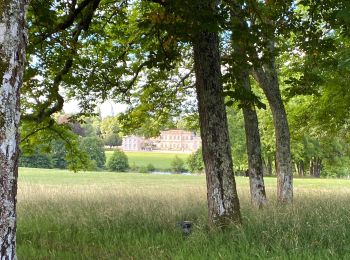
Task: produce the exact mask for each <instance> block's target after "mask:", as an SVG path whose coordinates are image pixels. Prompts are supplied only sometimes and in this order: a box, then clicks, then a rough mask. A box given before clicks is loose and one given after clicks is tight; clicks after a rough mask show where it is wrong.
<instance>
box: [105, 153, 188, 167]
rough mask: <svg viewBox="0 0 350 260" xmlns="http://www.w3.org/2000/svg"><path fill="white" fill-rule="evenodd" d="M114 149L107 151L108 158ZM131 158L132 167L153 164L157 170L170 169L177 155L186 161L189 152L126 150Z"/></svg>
mask: <svg viewBox="0 0 350 260" xmlns="http://www.w3.org/2000/svg"><path fill="white" fill-rule="evenodd" d="M112 153H113V151H106V159H107V160H108V158H109V157H110V156H111V155H112ZM125 154H126V155H127V156H128V159H129V165H130V166H131V167H134V166H138V167H145V166H147V165H148V164H153V166H155V167H156V169H157V170H161V171H168V170H169V169H171V162H172V160H174V158H175V156H178V157H179V158H181V159H182V160H184V162H185V163H186V160H187V158H188V156H189V154H184V153H165V152H125Z"/></svg>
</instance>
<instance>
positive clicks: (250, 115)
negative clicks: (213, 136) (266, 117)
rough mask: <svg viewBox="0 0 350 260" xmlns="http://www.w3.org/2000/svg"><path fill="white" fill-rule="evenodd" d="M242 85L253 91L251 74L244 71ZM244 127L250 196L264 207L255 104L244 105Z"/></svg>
mask: <svg viewBox="0 0 350 260" xmlns="http://www.w3.org/2000/svg"><path fill="white" fill-rule="evenodd" d="M241 81H242V86H243V87H244V88H245V89H246V90H248V91H251V87H250V81H249V74H248V72H242V76H241ZM243 116H244V127H245V134H246V143H247V155H248V171H249V183H250V196H251V202H252V204H253V206H255V207H257V208H261V207H263V206H264V205H265V204H266V203H267V200H266V192H265V184H264V175H263V172H264V168H263V161H262V156H261V144H260V134H259V123H258V116H257V114H256V111H255V107H254V106H253V105H249V104H248V105H244V106H243Z"/></svg>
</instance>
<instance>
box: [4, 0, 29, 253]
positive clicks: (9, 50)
mask: <svg viewBox="0 0 350 260" xmlns="http://www.w3.org/2000/svg"><path fill="white" fill-rule="evenodd" d="M26 5H27V1H19V0H12V1H9V0H0V80H1V87H0V258H1V259H16V195H17V175H18V155H19V149H18V140H19V134H18V126H19V117H20V112H19V89H20V87H21V85H22V78H23V68H24V60H25V47H26V46H25V45H26V42H25V40H26V37H27V36H26V33H25V29H24V28H25V9H26Z"/></svg>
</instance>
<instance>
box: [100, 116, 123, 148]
mask: <svg viewBox="0 0 350 260" xmlns="http://www.w3.org/2000/svg"><path fill="white" fill-rule="evenodd" d="M100 131H101V137H102V139H103V142H104V144H105V145H108V146H110V147H111V146H118V145H121V143H122V139H121V138H120V136H119V131H120V130H119V122H118V117H106V118H104V119H102V121H101V123H100Z"/></svg>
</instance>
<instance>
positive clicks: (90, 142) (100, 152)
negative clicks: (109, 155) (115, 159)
mask: <svg viewBox="0 0 350 260" xmlns="http://www.w3.org/2000/svg"><path fill="white" fill-rule="evenodd" d="M80 148H81V149H82V150H83V151H85V152H86V153H87V154H88V155H89V157H90V159H91V160H93V161H95V162H96V166H97V168H100V169H102V168H104V166H105V163H106V155H105V151H104V145H103V141H102V140H101V139H100V138H98V137H84V138H81V140H80Z"/></svg>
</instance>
